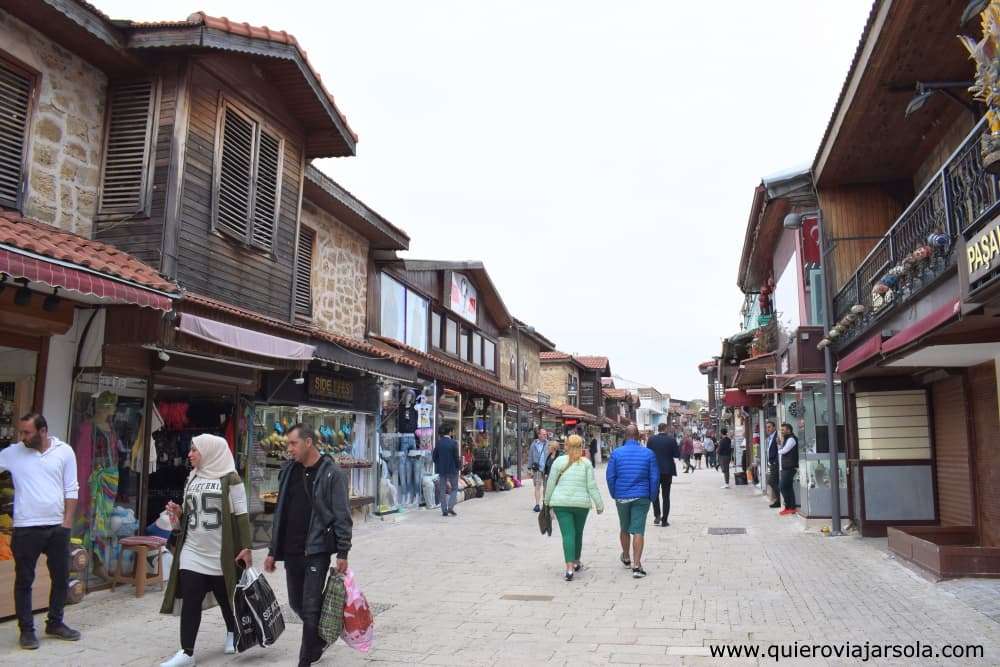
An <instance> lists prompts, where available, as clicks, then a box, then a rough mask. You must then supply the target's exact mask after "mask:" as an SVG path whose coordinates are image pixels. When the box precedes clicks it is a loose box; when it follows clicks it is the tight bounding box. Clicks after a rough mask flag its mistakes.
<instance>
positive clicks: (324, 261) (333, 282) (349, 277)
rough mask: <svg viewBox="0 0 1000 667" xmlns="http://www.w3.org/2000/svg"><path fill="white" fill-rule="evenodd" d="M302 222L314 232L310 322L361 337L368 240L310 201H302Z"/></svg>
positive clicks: (366, 290)
mask: <svg viewBox="0 0 1000 667" xmlns="http://www.w3.org/2000/svg"><path fill="white" fill-rule="evenodd" d="M302 224H303V225H305V226H307V227H309V228H311V229H313V230H314V231H315V232H316V247H315V250H314V251H313V252H314V253H315V254H314V255H313V269H312V292H313V323H314V324H315V325H316V326H317V327H319V328H320V329H324V330H326V331H330V332H333V333H337V334H341V335H344V336H351V337H353V338H359V339H361V338H364V336H365V312H366V311H365V308H366V299H367V294H368V270H367V262H368V240H367V239H365V237H363V236H361V235H360V234H358V233H357V232H355V231H354V230H353V229H351V228H350V227H348V226H346V225H344V224H343V223H341V222H340V221H339V220H337V219H336V218H335V217H333V216H332V215H330V214H329V213H327V212H326V211H324V210H322V209H320V208H318V207H317V206H315V205H314V204H313V203H312V202H309V201H303V202H302Z"/></svg>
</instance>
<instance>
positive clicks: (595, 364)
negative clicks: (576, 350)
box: [573, 356, 608, 371]
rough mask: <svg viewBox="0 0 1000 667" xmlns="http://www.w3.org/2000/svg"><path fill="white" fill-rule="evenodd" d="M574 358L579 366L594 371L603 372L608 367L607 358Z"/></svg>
mask: <svg viewBox="0 0 1000 667" xmlns="http://www.w3.org/2000/svg"><path fill="white" fill-rule="evenodd" d="M573 358H574V359H576V361H577V363H578V364H580V365H581V366H585V367H587V368H589V369H590V370H592V371H603V370H604V369H605V368H607V367H608V358H607V357H581V356H574V357H573Z"/></svg>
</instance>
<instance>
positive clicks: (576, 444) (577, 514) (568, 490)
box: [545, 435, 604, 581]
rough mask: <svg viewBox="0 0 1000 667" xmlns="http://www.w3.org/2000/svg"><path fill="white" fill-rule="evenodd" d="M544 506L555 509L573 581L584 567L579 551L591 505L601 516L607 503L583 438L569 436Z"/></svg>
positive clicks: (558, 460) (553, 470)
mask: <svg viewBox="0 0 1000 667" xmlns="http://www.w3.org/2000/svg"><path fill="white" fill-rule="evenodd" d="M545 504H546V505H548V506H549V507H551V508H552V509H554V510H555V513H556V520H557V521H558V522H559V532H560V533H562V543H563V558H564V560H565V563H566V581H573V574H574V573H575V572H576V571H577V570H579V569H580V568H582V567H583V566H582V565H581V564H580V552H581V550H582V549H583V527H584V525H586V523H587V514H589V513H590V506H591V505H594V506H595V507H596V508H597V513H598V514H600V513H601V512H603V511H604V501H603V500H602V499H601V493H600V491H599V490H598V489H597V482H596V480H595V479H594V466H593V465H591V463H590V461H588V460H587V458H586V457H585V456H584V455H583V438H581V437H580V436H578V435H571V436H569V439H568V440H567V441H566V454H565V455H563V456H560V457H559V458H558V459H556V461H555V463H553V464H552V472H551V475H550V477H549V485H548V488H547V489H546V490H545Z"/></svg>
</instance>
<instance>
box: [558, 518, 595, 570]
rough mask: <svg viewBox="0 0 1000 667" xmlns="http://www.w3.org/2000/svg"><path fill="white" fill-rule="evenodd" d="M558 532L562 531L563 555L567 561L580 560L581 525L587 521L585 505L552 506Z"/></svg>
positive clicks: (581, 543) (581, 546) (581, 545)
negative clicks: (557, 522) (557, 524)
mask: <svg viewBox="0 0 1000 667" xmlns="http://www.w3.org/2000/svg"><path fill="white" fill-rule="evenodd" d="M553 509H554V510H555V513H556V520H558V521H559V532H560V533H562V543H563V555H564V556H565V558H563V560H565V561H566V562H567V563H575V562H576V561H578V560H580V552H581V551H583V526H584V525H585V524H586V523H587V514H588V513H590V510H589V509H588V508H586V507H554V508H553Z"/></svg>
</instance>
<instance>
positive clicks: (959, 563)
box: [887, 526, 1000, 579]
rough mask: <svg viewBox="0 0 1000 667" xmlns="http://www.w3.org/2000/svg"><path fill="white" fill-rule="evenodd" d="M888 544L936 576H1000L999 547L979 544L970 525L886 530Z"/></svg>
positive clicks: (907, 527) (893, 549)
mask: <svg viewBox="0 0 1000 667" xmlns="http://www.w3.org/2000/svg"><path fill="white" fill-rule="evenodd" d="M887 533H888V537H889V548H890V549H891V550H892V551H893V553H895V554H896V555H897V556H899V557H900V558H903V559H905V560H907V561H909V562H911V563H914V564H915V565H917V566H919V567H921V568H922V569H924V570H926V571H928V572H930V573H931V574H933V575H934V576H936V577H939V578H942V579H945V578H951V577H1000V547H984V546H982V545H980V544H979V539H978V537H977V535H976V530H975V529H974V528H973V527H971V526H906V527H899V528H894V527H890V528H889V529H888V531H887Z"/></svg>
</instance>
